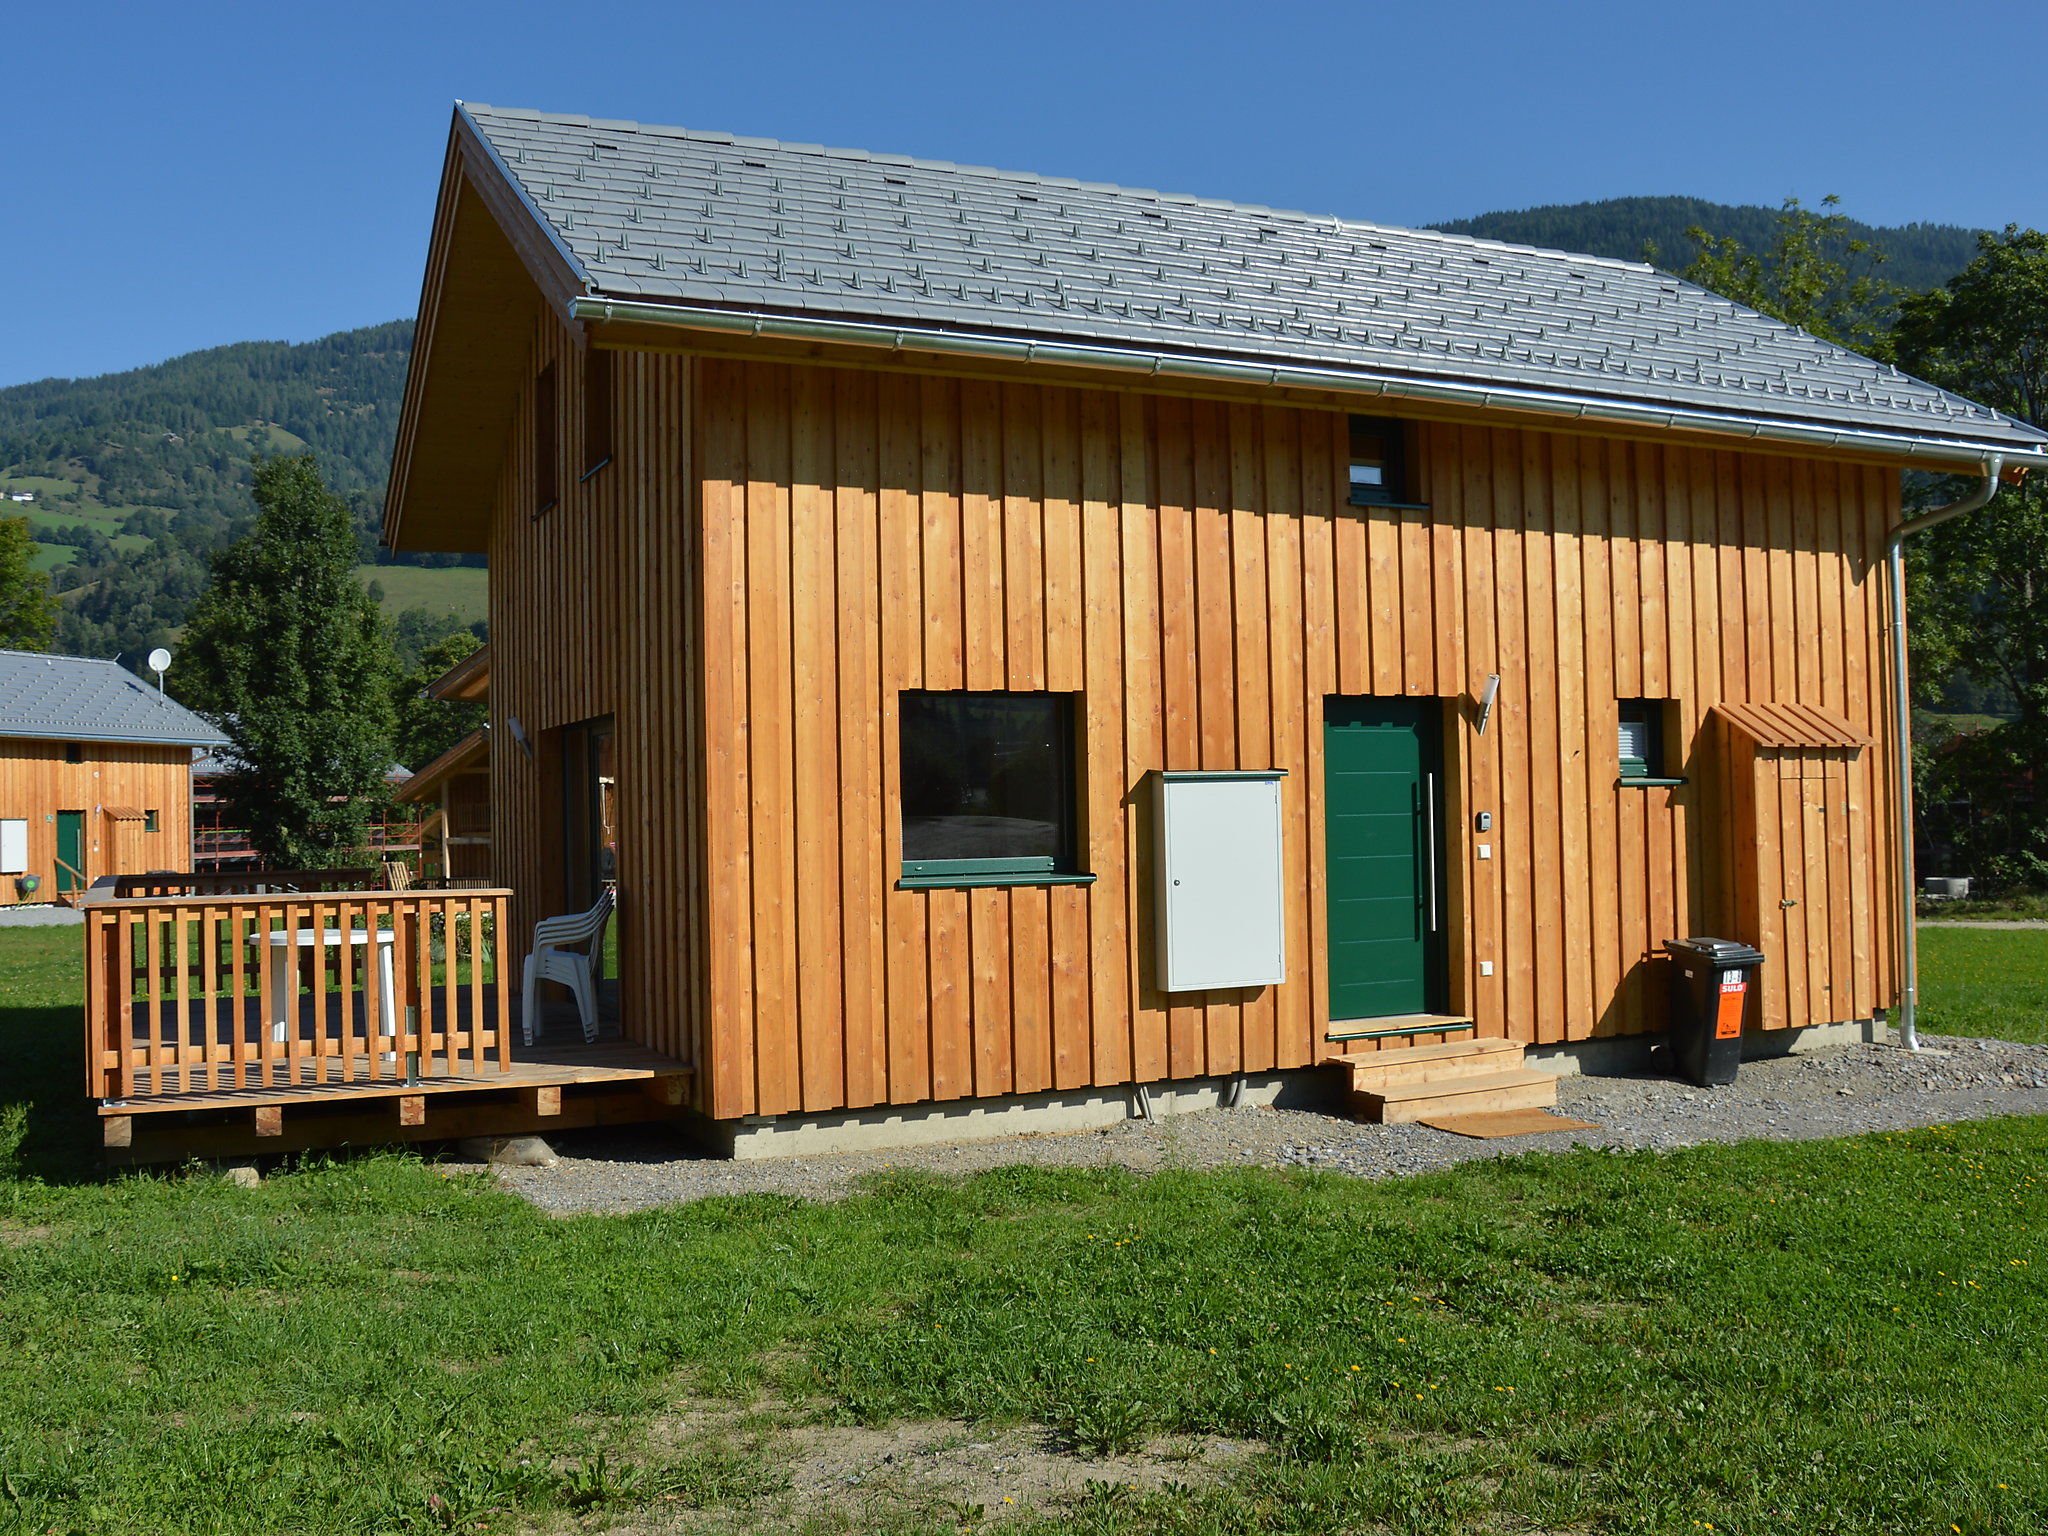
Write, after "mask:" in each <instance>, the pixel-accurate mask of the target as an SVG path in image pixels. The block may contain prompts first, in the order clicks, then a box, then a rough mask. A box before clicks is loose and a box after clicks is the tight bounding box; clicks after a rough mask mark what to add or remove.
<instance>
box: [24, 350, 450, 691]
mask: <svg viewBox="0 0 2048 1536" xmlns="http://www.w3.org/2000/svg"><path fill="white" fill-rule="evenodd" d="M412 329H413V327H412V322H411V321H410V320H394V321H390V322H388V323H386V324H383V325H372V326H365V327H363V328H361V329H359V330H353V331H342V332H338V333H337V334H335V335H333V336H327V337H323V338H321V339H320V340H318V341H312V342H305V343H302V344H298V345H292V344H289V343H285V342H241V343H237V344H235V345H232V346H225V347H214V348H210V349H208V350H207V351H204V352H194V353H190V354H187V355H186V356H183V357H175V358H172V359H171V360H170V361H168V362H164V363H159V364H156V365H155V366H153V367H148V368H136V369H132V370H130V371H128V372H126V373H114V374H106V375H103V376H101V377H99V378H91V379H43V380H39V381H37V382H35V383H32V384H19V385H15V386H13V387H12V388H8V389H0V493H7V494H10V495H32V496H33V497H34V500H32V501H27V502H14V501H10V502H8V503H7V504H6V505H7V509H8V510H9V511H10V512H15V513H20V514H23V515H26V516H27V517H28V519H29V521H30V523H31V525H32V526H33V530H34V533H35V536H36V538H37V539H38V541H40V542H41V543H42V544H43V546H44V553H43V555H42V557H41V559H40V560H39V562H38V563H39V564H41V565H43V566H44V567H45V568H46V569H50V570H51V571H52V572H53V579H54V581H55V583H56V585H57V587H58V589H59V592H60V594H61V595H62V597H63V599H64V615H63V620H62V625H61V628H60V631H59V636H58V643H59V646H60V648H61V649H64V650H67V651H71V652H74V653H77V654H82V655H100V656H107V655H117V654H119V655H126V656H128V657H131V658H132V657H134V656H136V655H138V654H141V653H143V652H146V651H147V650H148V649H149V648H150V647H151V646H153V645H159V644H163V643H165V641H167V640H168V639H169V638H170V636H171V633H172V632H173V631H174V630H176V629H177V627H178V626H179V625H181V624H182V623H183V622H184V619H185V615H186V612H187V611H188V610H189V609H190V607H191V604H192V602H193V600H194V599H196V598H197V597H198V595H199V593H200V592H201V591H202V590H204V588H205V585H206V581H207V579H208V565H207V559H208V556H209V555H210V554H211V553H212V551H213V550H214V549H215V548H217V547H218V546H219V545H221V544H222V543H225V542H226V541H228V540H230V539H232V538H234V537H236V536H238V534H239V533H240V531H241V530H242V528H243V526H244V525H245V522H246V520H247V519H248V518H249V516H250V515H251V514H252V512H253V507H252V506H251V504H250V501H249V492H248V487H249V475H250V459H251V456H252V455H253V454H257V453H299V452H305V451H307V450H311V451H312V452H313V453H314V454H315V455H317V457H318V458H319V461H320V468H321V472H322V473H323V474H324V475H325V476H326V478H327V483H328V484H329V485H330V486H331V487H332V488H333V489H334V490H335V491H336V492H337V493H339V494H341V495H343V496H345V497H346V498H347V499H348V500H349V502H350V504H351V507H352V508H353V510H354V512H355V517H356V525H357V528H358V532H359V543H360V547H361V552H362V558H363V560H364V562H365V563H366V564H369V563H379V564H383V563H389V562H390V561H391V560H392V558H393V557H392V556H390V555H389V554H388V553H385V552H381V551H379V550H378V548H377V529H378V527H379V526H380V524H381V520H382V510H383V498H384V482H385V479H386V477H387V475H388V474H389V470H390V462H391V443H392V438H393V435H394V433H395V432H396V430H397V420H398V406H399V399H400V396H401V395H402V393H403V392H404V388H405V370H406V364H407V362H408V360H409V358H410V356H411V348H412ZM399 558H400V559H401V560H403V561H404V563H406V564H411V565H427V566H447V565H453V564H456V563H457V561H456V559H455V557H453V556H431V555H430V556H406V557H399ZM478 579H479V578H477V577H468V579H465V580H464V581H462V582H461V583H459V591H458V590H456V589H455V584H451V583H448V582H445V581H444V582H442V583H441V584H442V585H445V586H449V587H450V590H449V591H448V592H446V593H445V594H444V593H441V592H439V591H438V590H437V589H436V573H432V572H429V571H420V572H418V573H417V577H416V579H408V580H406V581H404V582H403V583H398V582H394V583H393V585H394V587H399V588H401V589H402V590H403V591H404V592H405V594H406V595H407V596H408V597H409V598H411V599H413V600H414V603H415V604H416V605H419V606H425V607H427V608H428V609H429V610H430V611H432V612H434V613H437V614H438V613H441V612H443V611H451V610H471V609H474V607H475V606H476V599H475V588H476V585H477V581H478ZM393 606H394V608H395V607H396V605H395V604H394V605H393Z"/></svg>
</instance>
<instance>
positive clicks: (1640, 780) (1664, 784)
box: [1615, 773, 1686, 789]
mask: <svg viewBox="0 0 2048 1536" xmlns="http://www.w3.org/2000/svg"><path fill="white" fill-rule="evenodd" d="M1685 782H1686V781H1685V780H1684V779H1660V778H1655V777H1653V776H1651V775H1648V774H1640V773H1624V774H1623V775H1622V776H1621V777H1620V778H1619V779H1617V780H1615V787H1616V788H1618V789H1676V788H1677V787H1678V786H1679V785H1681V784H1683V783H1685Z"/></svg>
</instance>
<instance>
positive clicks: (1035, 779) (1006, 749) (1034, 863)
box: [897, 689, 1095, 889]
mask: <svg viewBox="0 0 2048 1536" xmlns="http://www.w3.org/2000/svg"><path fill="white" fill-rule="evenodd" d="M1075 714H1076V708H1075V698H1074V695H1072V694H1064V693H1011V692H997V691H983V690H964V689H962V690H939V689H906V690H904V692H902V693H901V694H899V695H898V696H897V724H898V730H899V732H900V746H901V752H900V755H899V758H898V770H899V775H900V789H901V807H900V815H901V830H902V836H903V865H902V873H901V878H900V879H899V881H898V885H899V888H902V889H918V888H921V887H924V888H958V887H964V886H989V885H1085V884H1088V883H1090V882H1092V881H1093V880H1094V878H1095V877H1094V876H1093V875H1091V874H1086V873H1084V872H1082V871H1081V870H1080V868H1079V866H1078V862H1077V853H1078V849H1079V847H1080V828H1079V821H1080V817H1079V799H1078V795H1077V787H1078V785H1079V783H1080V782H1081V776H1080V773H1079V771H1078V766H1077V764H1076V761H1075V757H1076V753H1075V733H1074V718H1075Z"/></svg>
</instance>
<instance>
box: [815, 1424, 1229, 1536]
mask: <svg viewBox="0 0 2048 1536" xmlns="http://www.w3.org/2000/svg"><path fill="white" fill-rule="evenodd" d="M781 1448H782V1450H783V1453H784V1454H785V1455H787V1456H788V1457H789V1466H790V1491H789V1496H788V1500H789V1504H790V1506H791V1509H790V1512H791V1513H792V1514H793V1515H795V1516H796V1517H797V1518H798V1519H817V1518H819V1517H823V1518H824V1519H825V1521H826V1522H828V1526H829V1522H831V1521H832V1519H833V1518H834V1517H838V1518H839V1519H840V1520H841V1521H844V1522H846V1523H847V1524H848V1526H849V1528H851V1529H854V1530H864V1529H868V1528H870V1527H872V1526H875V1525H887V1524H888V1523H889V1522H890V1521H891V1520H892V1519H894V1518H897V1517H901V1516H904V1515H911V1516H922V1517H924V1518H927V1519H929V1518H934V1517H936V1518H940V1519H944V1518H946V1517H947V1516H949V1515H958V1516H961V1517H963V1518H980V1519H989V1520H993V1519H997V1518H1000V1517H1002V1516H1005V1515H1020V1514H1029V1513H1040V1514H1043V1513H1050V1512H1052V1511H1053V1510H1056V1509H1058V1508H1060V1507H1063V1506H1068V1505H1072V1504H1075V1503H1078V1502H1080V1501H1083V1500H1085V1499H1088V1498H1089V1497H1090V1496H1091V1485H1093V1489H1095V1490H1109V1491H1127V1492H1142V1493H1155V1492H1158V1491H1160V1490H1162V1489H1165V1488H1168V1487H1169V1486H1170V1485H1173V1484H1179V1485H1182V1486H1184V1487H1187V1488H1190V1489H1192V1488H1195V1487H1200V1486H1206V1485H1207V1484H1209V1483H1212V1482H1214V1481H1215V1480H1216V1479H1217V1478H1219V1477H1220V1476H1222V1475H1224V1474H1225V1473H1227V1472H1228V1471H1229V1470H1230V1469H1231V1468H1233V1467H1235V1466H1238V1465H1241V1464H1243V1463H1244V1462H1245V1461H1246V1460H1247V1459H1248V1458H1249V1457H1251V1456H1252V1455H1253V1454H1254V1453H1256V1452H1257V1451H1258V1449H1259V1447H1258V1446H1257V1445H1255V1444H1253V1443H1251V1442H1248V1441H1241V1440H1225V1439H1221V1438H1219V1437H1214V1436H1199V1437H1182V1436H1174V1437H1169V1438H1165V1439H1157V1440H1151V1441H1147V1442H1145V1443H1144V1444H1143V1445H1141V1446H1140V1447H1139V1448H1138V1449H1136V1450H1134V1451H1131V1452H1128V1453H1125V1454H1122V1455H1113V1456H1103V1457H1092V1456H1087V1455H1083V1454H1082V1453H1081V1452H1079V1451H1077V1450H1075V1449H1074V1447H1073V1446H1072V1445H1071V1444H1070V1443H1069V1442H1068V1440H1067V1438H1066V1437H1065V1436H1064V1435H1063V1434H1061V1433H1060V1432H1059V1431H1058V1430H1054V1429H1050V1428H1048V1427H1046V1426H1045V1425H1042V1424H1025V1425H1019V1426H1016V1427H1014V1428H1008V1429H995V1428H991V1427H989V1426H987V1425H972V1424H966V1423H963V1422H961V1421H959V1420H954V1419H935V1420H926V1421H924V1422H920V1423H909V1424H893V1425H888V1426H885V1427H882V1428H869V1427H866V1426H847V1427H840V1426H827V1425H818V1426H812V1427H808V1428H801V1429H796V1430H793V1431H791V1432H789V1433H788V1434H787V1435H786V1436H785V1437H783V1441H782V1447H781ZM976 1511H980V1512H981V1513H980V1514H979V1515H978V1516H977V1515H976V1513H975V1512H976Z"/></svg>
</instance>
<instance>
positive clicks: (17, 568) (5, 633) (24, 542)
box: [0, 517, 57, 651]
mask: <svg viewBox="0 0 2048 1536" xmlns="http://www.w3.org/2000/svg"><path fill="white" fill-rule="evenodd" d="M37 548H38V546H37V544H36V542H35V540H34V539H32V538H30V537H29V531H28V519H27V518H25V517H0V646H4V647H6V648H7V649H9V650H15V651H45V650H48V649H49V648H50V637H51V636H52V635H53V634H55V633H56V632H57V599H56V598H54V597H52V596H51V595H50V578H49V577H48V576H46V575H45V574H44V573H43V572H41V571H39V570H37V569H36V568H35V565H34V563H33V562H34V560H35V554H36V550H37Z"/></svg>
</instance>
